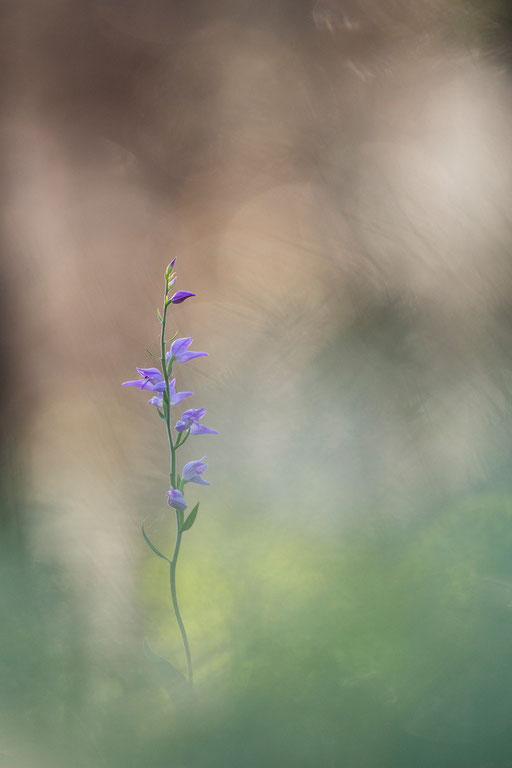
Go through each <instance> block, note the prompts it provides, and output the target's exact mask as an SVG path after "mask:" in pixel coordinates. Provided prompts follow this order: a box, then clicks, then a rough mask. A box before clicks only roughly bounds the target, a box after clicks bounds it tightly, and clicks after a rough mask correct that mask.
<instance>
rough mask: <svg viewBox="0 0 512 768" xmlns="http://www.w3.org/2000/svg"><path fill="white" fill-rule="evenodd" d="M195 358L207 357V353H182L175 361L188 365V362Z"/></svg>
mask: <svg viewBox="0 0 512 768" xmlns="http://www.w3.org/2000/svg"><path fill="white" fill-rule="evenodd" d="M196 357H208V352H183V354H182V355H180V356H179V357H177V358H176V359H177V361H178V363H188V361H189V360H194V358H196Z"/></svg>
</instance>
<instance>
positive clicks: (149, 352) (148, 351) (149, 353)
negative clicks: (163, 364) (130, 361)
mask: <svg viewBox="0 0 512 768" xmlns="http://www.w3.org/2000/svg"><path fill="white" fill-rule="evenodd" d="M146 352H147V353H148V355H151V357H157V358H158V359H159V360H160V355H154V354H153V353H152V352H151V350H150V349H149V347H146Z"/></svg>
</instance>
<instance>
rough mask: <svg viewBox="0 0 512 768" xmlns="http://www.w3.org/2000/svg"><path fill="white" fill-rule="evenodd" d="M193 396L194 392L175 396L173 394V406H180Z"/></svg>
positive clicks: (177, 393) (179, 393)
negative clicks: (183, 401)
mask: <svg viewBox="0 0 512 768" xmlns="http://www.w3.org/2000/svg"><path fill="white" fill-rule="evenodd" d="M193 394H194V393H193V392H175V393H174V394H171V405H178V404H179V403H181V401H182V400H184V399H185V398H186V397H190V395H193Z"/></svg>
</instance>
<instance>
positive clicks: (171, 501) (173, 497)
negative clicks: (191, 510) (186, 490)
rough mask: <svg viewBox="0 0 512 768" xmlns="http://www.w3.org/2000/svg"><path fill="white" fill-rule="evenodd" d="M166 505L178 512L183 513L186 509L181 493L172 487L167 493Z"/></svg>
mask: <svg viewBox="0 0 512 768" xmlns="http://www.w3.org/2000/svg"><path fill="white" fill-rule="evenodd" d="M167 503H168V505H169V506H170V507H173V508H174V509H177V510H178V511H179V512H183V511H184V510H185V509H186V508H187V505H186V503H185V498H184V496H183V494H182V492H181V491H178V490H177V489H176V488H173V487H172V486H171V489H170V490H169V491H167Z"/></svg>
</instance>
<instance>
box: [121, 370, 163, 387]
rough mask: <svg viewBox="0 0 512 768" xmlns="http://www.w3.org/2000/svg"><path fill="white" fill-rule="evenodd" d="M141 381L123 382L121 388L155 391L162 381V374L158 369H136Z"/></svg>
mask: <svg viewBox="0 0 512 768" xmlns="http://www.w3.org/2000/svg"><path fill="white" fill-rule="evenodd" d="M137 371H138V372H139V374H140V375H141V376H142V379H137V380H136V381H123V387H139V389H155V388H156V387H155V385H158V384H159V383H160V382H161V381H162V373H161V371H160V370H159V369H158V368H137Z"/></svg>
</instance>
